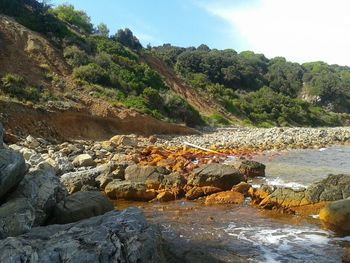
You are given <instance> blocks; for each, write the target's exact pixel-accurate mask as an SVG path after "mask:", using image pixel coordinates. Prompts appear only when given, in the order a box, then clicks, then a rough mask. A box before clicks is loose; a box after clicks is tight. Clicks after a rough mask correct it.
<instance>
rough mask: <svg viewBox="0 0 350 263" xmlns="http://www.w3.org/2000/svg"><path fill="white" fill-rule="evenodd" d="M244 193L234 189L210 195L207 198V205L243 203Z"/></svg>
mask: <svg viewBox="0 0 350 263" xmlns="http://www.w3.org/2000/svg"><path fill="white" fill-rule="evenodd" d="M243 203H244V195H243V194H241V193H238V192H234V191H225V192H220V193H216V194H212V195H209V196H207V197H206V198H205V204H206V205H213V204H243Z"/></svg>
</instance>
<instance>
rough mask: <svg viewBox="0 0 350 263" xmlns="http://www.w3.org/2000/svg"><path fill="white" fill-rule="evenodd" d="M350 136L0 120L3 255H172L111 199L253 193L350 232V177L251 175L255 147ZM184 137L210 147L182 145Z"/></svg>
mask: <svg viewBox="0 0 350 263" xmlns="http://www.w3.org/2000/svg"><path fill="white" fill-rule="evenodd" d="M3 136H4V141H5V144H3V142H2V140H3V139H2V137H3ZM349 140H350V129H347V128H327V129H306V128H274V129H234V130H231V129H229V130H217V131H215V132H210V133H206V134H203V135H201V136H197V135H192V136H181V137H171V138H170V137H164V136H162V137H159V136H157V137H156V136H151V137H141V136H136V135H127V136H125V135H116V136H114V137H112V138H111V139H110V140H107V141H102V142H94V141H72V142H64V143H55V142H49V141H47V140H45V139H43V138H34V137H32V136H30V135H29V136H27V137H26V138H18V137H16V136H14V135H12V134H6V133H5V134H4V132H3V130H2V127H0V167H1V173H0V176H1V180H0V199H1V206H0V226H1V227H0V261H1V262H18V261H19V260H25V261H26V260H27V261H30V262H66V261H69V262H82V261H81V260H82V259H84V262H164V261H165V258H167V259H168V258H169V254H172V253H173V252H172V251H171V250H172V249H171V247H170V246H169V244H165V243H164V240H162V238H161V233H160V232H159V229H158V228H157V227H156V226H153V225H150V224H149V223H147V222H146V219H145V217H144V216H143V214H142V212H141V211H140V210H139V209H137V208H130V209H127V210H124V211H116V210H115V207H114V205H113V204H112V202H111V200H129V201H144V202H169V201H173V200H177V199H181V198H185V199H187V200H199V202H202V203H203V205H217V204H243V203H245V202H246V201H247V200H251V204H252V205H256V206H259V207H260V208H264V209H271V210H276V211H278V212H285V213H296V214H303V215H305V214H307V215H310V214H317V213H319V212H320V211H321V212H320V218H321V220H322V222H323V223H324V225H325V227H327V228H330V229H332V230H334V231H337V232H338V233H341V234H344V233H345V234H347V233H348V232H349V229H348V228H347V227H344V225H346V224H347V223H346V222H348V220H349V218H350V216H349V214H350V213H348V211H350V209H349V202H348V200H349V199H346V198H349V197H350V190H349V186H350V175H330V176H329V177H328V178H327V179H325V180H323V181H320V182H316V183H314V184H312V185H311V186H310V187H308V188H307V189H297V190H296V189H291V188H286V187H276V186H268V185H265V186H262V187H261V188H257V189H256V188H253V187H252V186H251V185H249V184H248V183H247V181H248V179H250V178H252V177H263V176H265V165H264V164H261V163H258V162H255V161H252V160H251V159H250V155H251V154H252V153H254V151H261V150H264V149H284V148H289V147H292V148H295V147H301V148H305V147H324V146H327V145H331V144H346V143H348V142H349ZM184 142H189V143H193V144H196V145H198V146H201V147H206V148H210V149H212V150H211V151H206V150H198V149H192V148H189V147H184ZM175 146H177V147H175ZM337 202H340V203H339V204H338V203H337ZM344 207H345V208H346V209H344ZM344 211H345V212H344ZM44 244H45V245H44ZM97 248H98V249H97ZM176 253H177V254H180V255H179V256H178V258H177V261H175V262H178V261H179V262H180V261H181V262H187V261H186V260H185V259H184V258H185V257H187V256H188V255H182V254H181V252H179V251H177V252H176ZM184 253H185V252H184ZM186 253H188V252H186ZM202 256H203V255H202ZM205 257H206V256H205V255H204V258H205Z"/></svg>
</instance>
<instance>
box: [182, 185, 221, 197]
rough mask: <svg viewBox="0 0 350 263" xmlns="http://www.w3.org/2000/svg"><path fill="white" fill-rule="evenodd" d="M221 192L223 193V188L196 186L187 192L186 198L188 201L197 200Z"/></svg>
mask: <svg viewBox="0 0 350 263" xmlns="http://www.w3.org/2000/svg"><path fill="white" fill-rule="evenodd" d="M221 191H222V190H221V188H217V187H213V186H203V187H198V186H195V187H193V188H191V189H190V190H189V191H187V192H186V195H185V196H186V199H188V200H195V199H197V198H199V197H202V196H206V195H211V194H214V193H218V192H221Z"/></svg>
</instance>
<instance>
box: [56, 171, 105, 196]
mask: <svg viewBox="0 0 350 263" xmlns="http://www.w3.org/2000/svg"><path fill="white" fill-rule="evenodd" d="M110 172H111V167H110V165H108V164H104V165H100V166H98V167H96V168H93V169H89V170H85V171H79V172H71V173H66V174H64V175H62V176H61V178H60V181H61V182H62V183H63V184H64V185H65V186H66V188H67V190H68V192H69V193H70V194H71V193H75V192H77V191H80V189H81V188H82V187H83V186H84V185H89V186H93V187H98V186H99V183H98V181H96V178H97V177H98V176H99V175H102V174H109V173H110Z"/></svg>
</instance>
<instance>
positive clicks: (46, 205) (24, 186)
mask: <svg viewBox="0 0 350 263" xmlns="http://www.w3.org/2000/svg"><path fill="white" fill-rule="evenodd" d="M66 196H67V190H66V189H65V187H64V186H63V185H62V184H61V182H60V180H59V178H58V177H56V175H55V173H54V171H53V170H52V169H51V170H50V169H48V170H34V171H32V172H30V173H28V174H27V175H26V176H25V177H24V179H23V180H22V181H21V183H20V184H19V185H18V187H17V189H16V191H15V192H13V193H12V194H11V195H10V197H9V199H10V200H11V199H18V198H25V199H27V200H28V202H29V203H30V204H31V206H32V207H33V208H34V210H35V222H34V225H35V226H39V225H42V224H43V223H45V221H46V220H47V219H48V218H49V217H50V216H51V214H52V212H53V209H54V207H55V206H56V204H57V203H58V202H60V201H61V200H63V199H64V198H65V197H66Z"/></svg>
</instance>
